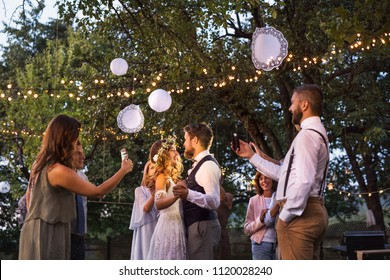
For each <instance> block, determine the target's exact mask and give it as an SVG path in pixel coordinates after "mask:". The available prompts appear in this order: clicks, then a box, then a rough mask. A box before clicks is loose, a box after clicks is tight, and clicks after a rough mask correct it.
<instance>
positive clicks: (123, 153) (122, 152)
mask: <svg viewBox="0 0 390 280" xmlns="http://www.w3.org/2000/svg"><path fill="white" fill-rule="evenodd" d="M126 155H127V151H126V149H125V148H123V149H122V150H121V158H122V160H123V159H124V158H125V156H126Z"/></svg>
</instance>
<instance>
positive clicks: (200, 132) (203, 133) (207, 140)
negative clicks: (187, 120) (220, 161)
mask: <svg viewBox="0 0 390 280" xmlns="http://www.w3.org/2000/svg"><path fill="white" fill-rule="evenodd" d="M183 130H184V132H187V133H188V135H189V136H190V138H191V139H192V138H194V137H195V136H196V137H197V138H198V139H199V141H200V144H201V145H202V147H204V148H206V149H209V148H210V146H211V144H212V143H213V138H214V135H213V131H212V129H211V128H210V126H209V125H208V124H206V123H195V124H189V125H187V126H185V127H184V129H183Z"/></svg>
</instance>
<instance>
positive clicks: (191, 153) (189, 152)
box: [184, 149, 194, 159]
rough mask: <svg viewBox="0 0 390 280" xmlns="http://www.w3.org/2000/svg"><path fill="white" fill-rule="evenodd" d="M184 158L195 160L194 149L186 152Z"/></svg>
mask: <svg viewBox="0 0 390 280" xmlns="http://www.w3.org/2000/svg"><path fill="white" fill-rule="evenodd" d="M184 157H185V158H186V159H193V158H194V149H192V150H185V151H184Z"/></svg>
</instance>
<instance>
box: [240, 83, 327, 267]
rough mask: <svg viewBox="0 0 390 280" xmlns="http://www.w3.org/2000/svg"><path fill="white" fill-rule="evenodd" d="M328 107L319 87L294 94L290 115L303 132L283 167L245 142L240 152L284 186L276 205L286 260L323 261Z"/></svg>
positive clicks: (297, 91) (325, 216)
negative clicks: (325, 111)
mask: <svg viewBox="0 0 390 280" xmlns="http://www.w3.org/2000/svg"><path fill="white" fill-rule="evenodd" d="M322 107H323V99H322V92H321V89H320V88H319V87H318V86H317V85H310V84H309V85H303V86H301V87H299V88H297V89H295V90H294V92H293V95H292V98H291V106H290V108H289V110H290V112H291V113H292V121H293V124H295V125H298V124H299V125H300V127H301V130H300V132H299V133H298V134H297V136H296V137H295V139H294V141H293V143H292V144H291V146H290V149H289V151H288V152H287V155H286V157H285V159H284V161H283V164H282V165H277V164H274V163H272V162H270V161H267V160H266V159H264V158H262V157H261V156H259V155H258V154H256V153H254V152H253V151H252V149H251V147H250V145H249V144H248V143H246V142H244V141H241V140H240V149H239V150H237V151H236V153H237V155H239V156H241V157H245V158H247V159H249V161H250V162H251V163H252V164H253V165H254V166H255V167H256V169H257V170H258V171H260V172H261V173H263V174H265V175H266V176H267V177H270V178H272V179H273V180H276V181H278V188H277V192H276V200H277V201H278V203H279V205H280V213H279V219H278V222H277V225H276V231H277V237H278V243H279V248H280V251H281V257H282V259H284V260H289V259H319V255H320V249H321V241H322V239H323V237H324V235H325V232H326V228H327V226H328V214H327V211H326V209H325V207H324V203H323V191H324V186H325V177H326V173H327V169H328V164H329V151H328V138H327V135H326V130H325V128H324V126H323V125H322V123H321V120H320V115H321V112H322Z"/></svg>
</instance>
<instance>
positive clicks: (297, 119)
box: [291, 111, 303, 125]
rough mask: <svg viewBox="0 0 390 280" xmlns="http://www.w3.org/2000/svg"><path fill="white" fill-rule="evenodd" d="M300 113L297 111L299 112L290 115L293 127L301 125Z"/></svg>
mask: <svg viewBox="0 0 390 280" xmlns="http://www.w3.org/2000/svg"><path fill="white" fill-rule="evenodd" d="M302 116H303V114H302V111H299V112H296V113H294V114H293V115H292V120H291V122H292V123H293V124H294V125H295V124H300V123H301V119H302Z"/></svg>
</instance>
